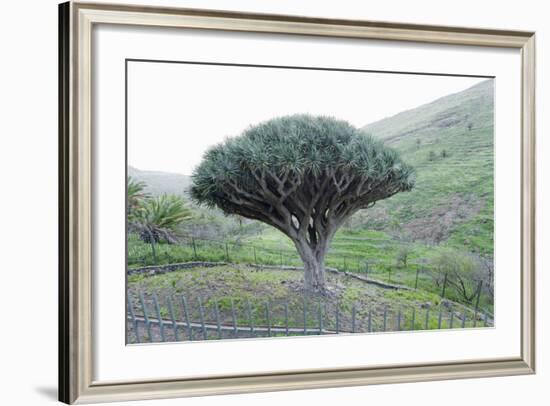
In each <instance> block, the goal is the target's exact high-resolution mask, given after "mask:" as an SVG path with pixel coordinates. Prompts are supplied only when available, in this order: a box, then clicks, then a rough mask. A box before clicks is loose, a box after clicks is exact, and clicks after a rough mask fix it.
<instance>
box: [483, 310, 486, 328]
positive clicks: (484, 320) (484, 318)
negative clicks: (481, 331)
mask: <svg viewBox="0 0 550 406" xmlns="http://www.w3.org/2000/svg"><path fill="white" fill-rule="evenodd" d="M483 327H487V313H485V314H484V315H483Z"/></svg>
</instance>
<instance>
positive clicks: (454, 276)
mask: <svg viewBox="0 0 550 406" xmlns="http://www.w3.org/2000/svg"><path fill="white" fill-rule="evenodd" d="M433 262H434V265H435V266H436V267H437V269H438V270H439V273H440V275H439V279H443V276H444V275H445V274H446V275H447V282H448V283H449V285H451V286H452V287H453V288H454V290H455V292H456V293H457V294H458V296H459V297H460V298H461V299H462V300H463V301H465V302H468V303H471V302H472V301H473V299H474V298H475V296H476V293H477V288H478V285H479V281H480V280H482V279H483V269H482V264H481V263H480V261H479V259H478V258H476V257H475V256H474V255H472V254H468V253H463V252H459V251H456V250H453V249H450V248H447V249H442V250H440V251H439V252H438V254H437V255H436V257H435V258H434V261H433Z"/></svg>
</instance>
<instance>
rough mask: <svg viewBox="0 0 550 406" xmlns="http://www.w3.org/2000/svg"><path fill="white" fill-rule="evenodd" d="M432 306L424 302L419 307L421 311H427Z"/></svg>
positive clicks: (430, 303)
mask: <svg viewBox="0 0 550 406" xmlns="http://www.w3.org/2000/svg"><path fill="white" fill-rule="evenodd" d="M432 306H433V304H432V302H426V303H422V304H421V305H420V307H421V308H422V309H428V308H430V307H432Z"/></svg>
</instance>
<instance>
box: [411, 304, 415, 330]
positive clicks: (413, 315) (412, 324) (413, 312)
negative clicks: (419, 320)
mask: <svg viewBox="0 0 550 406" xmlns="http://www.w3.org/2000/svg"><path fill="white" fill-rule="evenodd" d="M415 319H416V308H414V307H413V311H412V315H411V330H414V329H415V328H414V322H415V321H416V320H415Z"/></svg>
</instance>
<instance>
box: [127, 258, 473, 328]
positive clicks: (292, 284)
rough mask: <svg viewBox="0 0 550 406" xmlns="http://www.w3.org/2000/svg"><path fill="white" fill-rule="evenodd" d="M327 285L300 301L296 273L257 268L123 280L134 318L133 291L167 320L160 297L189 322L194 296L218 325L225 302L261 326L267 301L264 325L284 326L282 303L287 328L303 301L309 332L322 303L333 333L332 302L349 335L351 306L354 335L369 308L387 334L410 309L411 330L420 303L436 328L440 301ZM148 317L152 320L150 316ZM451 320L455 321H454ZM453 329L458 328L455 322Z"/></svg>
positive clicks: (355, 285)
mask: <svg viewBox="0 0 550 406" xmlns="http://www.w3.org/2000/svg"><path fill="white" fill-rule="evenodd" d="M328 278H329V281H330V284H331V285H332V286H335V287H336V290H335V293H334V296H331V297H316V296H314V295H309V296H307V297H304V295H303V291H302V282H301V280H302V274H301V273H300V272H296V271H282V270H265V269H264V270H263V271H258V270H257V269H254V268H250V267H246V266H218V267H214V268H195V269H188V270H180V271H176V272H171V273H168V274H163V275H156V276H144V275H133V276H130V277H129V278H128V288H129V294H130V297H131V298H132V299H131V300H133V302H134V304H133V306H134V308H136V309H138V310H137V313H138V314H140V313H141V312H140V310H139V309H140V302H139V299H138V293H139V292H142V293H143V294H144V297H145V301H146V306H147V307H148V308H149V311H152V309H154V305H153V303H152V301H151V299H152V295H153V294H156V295H157V297H158V300H159V302H160V314H161V316H162V317H165V318H168V316H169V308H168V306H167V305H166V298H167V297H170V298H171V299H172V301H173V303H176V304H177V303H179V301H180V300H181V295H184V296H185V298H186V301H187V306H188V311H189V317H190V319H191V320H193V321H198V320H199V319H200V313H199V308H198V305H197V303H198V301H199V298H200V301H201V303H202V304H203V306H204V317H205V321H206V322H208V323H215V322H216V314H215V306H216V303H217V305H218V310H219V316H220V321H221V323H222V324H227V325H231V302H232V301H233V305H234V307H235V310H236V318H237V322H238V324H239V325H247V324H248V322H249V319H248V316H249V315H248V312H247V307H248V303H249V304H250V307H251V309H252V316H253V318H254V325H256V326H259V325H263V326H265V325H267V324H268V323H267V320H266V316H265V306H266V303H267V302H269V306H270V312H271V314H270V325H272V326H284V322H285V321H284V314H285V313H284V305H285V303H286V304H287V305H288V315H289V325H290V326H291V327H301V326H303V320H304V319H303V306H304V300H305V301H306V302H307V309H308V310H307V312H308V315H307V324H308V326H309V327H311V328H315V327H317V326H319V318H318V315H319V312H318V310H319V303H320V302H321V303H323V318H324V326H325V328H330V329H334V328H335V326H334V323H335V311H336V303H337V304H338V307H339V312H340V313H339V316H340V328H341V329H342V330H347V331H349V330H350V329H351V325H350V324H351V316H352V311H353V310H352V309H353V307H355V308H356V321H357V327H358V329H357V331H366V330H367V325H366V323H367V317H368V312H369V310H370V311H371V312H372V321H373V328H374V330H380V329H381V328H382V321H383V313H384V309H386V310H387V313H388V330H394V329H395V327H396V326H395V324H396V317H397V313H398V312H399V311H401V312H402V315H401V317H402V318H401V321H402V323H403V324H402V325H404V326H406V328H407V329H410V326H411V321H412V320H411V312H412V309H413V308H414V309H415V311H416V312H417V313H416V315H417V318H416V320H415V329H423V328H424V322H425V310H423V309H422V308H421V305H423V304H426V303H429V305H430V307H431V313H430V318H429V328H437V323H438V311H439V305H440V298H439V297H438V296H437V295H434V294H430V293H427V292H422V291H418V292H406V291H389V290H385V289H382V288H379V287H376V286H373V285H370V284H365V283H363V282H360V281H357V280H355V279H352V278H349V277H341V276H335V275H332V274H329V275H328ZM442 309H443V311H444V320H443V322H442V327H443V328H447V327H448V319H449V315H450V314H449V309H447V308H445V307H442ZM454 310H455V311H458V312H460V313H462V312H466V313H467V314H468V323H467V326H468V327H470V326H471V324H472V321H471V320H472V316H473V313H472V311H471V309H467V308H464V307H462V306H459V305H455V306H454ZM175 313H176V314H175V316H176V318H177V319H178V320H183V316H184V315H183V314H180V313H181V309H180V306H179V304H178V305H177V306H175ZM150 316H152V317H155V315H154V313H152V314H150ZM455 322H456V320H455ZM455 326H458V325H457V324H455Z"/></svg>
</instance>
